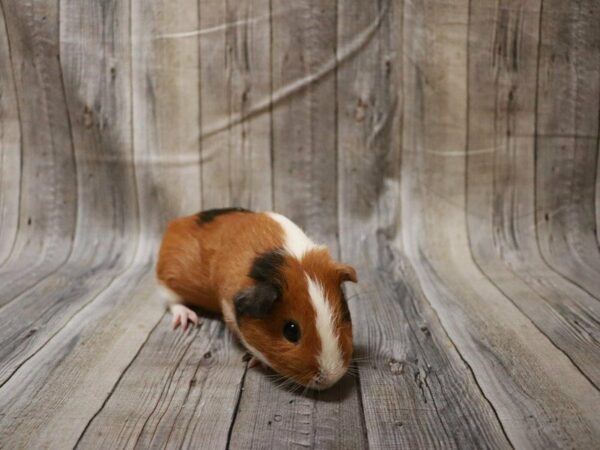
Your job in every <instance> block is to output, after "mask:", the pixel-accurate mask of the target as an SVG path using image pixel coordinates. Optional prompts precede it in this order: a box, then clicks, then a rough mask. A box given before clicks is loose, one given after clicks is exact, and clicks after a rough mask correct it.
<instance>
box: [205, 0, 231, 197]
mask: <svg viewBox="0 0 600 450" xmlns="http://www.w3.org/2000/svg"><path fill="white" fill-rule="evenodd" d="M226 5H227V4H226V2H224V1H221V0H207V1H203V2H200V3H199V14H200V21H199V24H200V31H201V32H202V30H205V32H203V33H202V34H201V35H200V37H199V39H200V55H201V56H200V93H199V94H200V104H201V107H200V111H201V123H202V127H201V132H202V143H201V149H202V175H203V177H202V191H203V200H204V202H203V205H202V206H203V207H204V208H205V209H208V208H222V207H223V206H229V205H230V203H231V201H232V199H231V192H230V184H229V183H230V177H229V139H228V133H226V132H223V128H224V129H225V131H226V130H227V128H228V120H229V106H230V105H229V102H228V98H229V94H228V82H227V81H228V78H229V76H230V75H229V73H228V71H227V59H228V57H229V50H228V48H227V47H226V42H225V36H226V30H227V17H226ZM214 129H217V130H219V131H217V132H216V133H214V132H212V131H213V130H214Z"/></svg>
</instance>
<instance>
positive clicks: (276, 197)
mask: <svg viewBox="0 0 600 450" xmlns="http://www.w3.org/2000/svg"><path fill="white" fill-rule="evenodd" d="M599 14H600V8H599V7H598V6H597V4H596V2H594V1H592V0H581V1H577V2H575V1H572V2H564V1H559V0H526V1H516V0H485V1H477V2H475V1H468V0H451V1H440V0H425V1H421V2H414V1H402V0H381V1H378V2H356V1H349V0H337V1H336V2H325V1H320V0H302V1H300V2H294V3H293V4H291V3H289V2H282V1H279V0H272V1H270V0H243V1H239V2H234V1H233V0H227V1H226V2H220V1H216V0H202V1H201V2H196V1H192V0H184V2H183V3H182V2H179V3H178V5H177V7H175V6H174V5H173V3H172V2H168V1H164V0H152V1H142V0H134V1H132V2H126V1H121V0H112V1H107V2H106V1H105V2H96V1H92V0H85V1H77V2H73V1H67V0H62V1H55V0H52V1H50V0H41V1H36V2H33V1H31V0H24V1H18V2H15V1H7V0H0V443H1V444H0V446H2V447H7V448H13V447H16V448H19V447H49V448H69V447H73V446H75V445H76V444H79V446H80V447H81V448H88V447H96V446H102V447H107V448H108V447H110V448H122V447H134V446H138V447H148V446H152V447H154V446H156V447H163V446H168V447H180V446H184V447H193V448H204V447H211V448H213V447H215V448H226V447H235V448H248V447H252V448H265V447H277V448H282V447H283V448H289V447H293V446H305V447H315V448H365V447H369V448H396V447H398V446H406V447H411V448H412V447H415V448H435V447H443V448H458V447H460V448H488V447H492V448H506V447H510V446H511V445H512V446H514V447H515V448H549V447H561V448H563V447H566V448H595V447H597V443H598V442H599V441H600V420H599V419H598V417H597V416H598V414H597V412H596V411H597V405H598V404H600V393H599V392H598V387H599V386H600V349H599V345H598V344H599V342H600V327H599V323H600V309H599V306H598V305H599V304H600V303H599V302H598V298H600V284H599V281H598V280H600V277H599V276H598V275H599V272H600V250H599V247H598V242H599V240H598V235H599V230H598V222H599V220H600V219H598V217H600V216H599V212H598V211H599V210H600V208H599V207H598V205H599V204H600V181H599V179H598V173H599V170H600V169H599V167H600V165H599V164H600V159H599V158H598V152H599V151H600V148H599V146H598V145H599V139H598V128H599V125H598V120H599V118H598V113H599V110H598V101H599V99H600V78H599V77H598V73H599V71H600V56H599V55H600V34H599V32H598V26H597V23H598V19H599V18H600V16H599ZM231 204H236V205H239V206H245V207H250V208H253V209H259V210H260V209H275V210H277V211H279V212H282V213H284V214H287V215H289V216H290V217H291V218H292V219H294V220H296V221H297V222H298V223H299V224H300V225H302V226H303V227H304V228H305V229H306V230H307V231H308V233H309V234H310V235H312V236H314V237H315V238H316V240H317V241H321V242H324V243H327V244H328V245H330V247H331V249H332V253H333V254H334V255H335V256H336V257H340V258H341V259H343V260H345V261H347V262H350V263H352V264H355V265H356V266H357V268H358V269H359V279H360V284H359V285H357V286H351V287H349V290H348V294H349V302H350V309H351V312H352V314H353V318H354V327H355V342H356V348H357V359H358V360H357V365H358V368H357V370H358V377H347V378H345V379H344V380H343V382H342V383H340V384H339V385H337V386H336V387H334V388H333V389H332V390H330V391H326V392H322V393H309V394H302V393H301V392H299V391H298V392H292V391H291V390H290V389H289V388H281V387H278V386H277V381H274V380H273V379H272V374H271V373H270V372H267V371H263V370H258V369H254V370H248V369H246V364H245V363H243V362H242V361H241V355H242V349H241V348H240V347H239V345H238V344H237V343H236V342H235V341H234V339H233V337H232V336H231V334H230V333H229V332H227V331H226V330H225V328H224V326H223V324H222V323H221V322H219V321H213V320H207V321H206V323H205V324H204V325H203V326H202V328H200V329H198V330H194V331H193V332H190V333H188V334H186V335H183V334H181V333H174V332H172V331H171V330H170V329H169V326H168V322H169V317H168V315H166V314H165V311H164V304H163V299H161V298H159V297H158V296H157V291H156V286H155V282H154V276H153V266H152V261H153V256H154V254H155V252H156V249H157V247H158V243H159V238H160V234H161V232H162V230H163V228H164V225H165V223H166V221H167V220H169V219H170V218H172V217H175V216H177V215H180V214H188V213H192V212H195V211H197V210H198V209H200V208H202V207H205V208H208V207H221V206H227V205H231ZM338 236H339V242H338Z"/></svg>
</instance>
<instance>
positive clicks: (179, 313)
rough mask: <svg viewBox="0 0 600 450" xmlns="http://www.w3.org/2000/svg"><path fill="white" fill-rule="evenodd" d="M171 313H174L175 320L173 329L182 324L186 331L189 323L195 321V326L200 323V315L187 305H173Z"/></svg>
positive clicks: (172, 323)
mask: <svg viewBox="0 0 600 450" xmlns="http://www.w3.org/2000/svg"><path fill="white" fill-rule="evenodd" d="M171 313H173V320H172V321H171V325H172V326H173V329H176V328H177V327H178V326H179V325H181V328H182V329H183V331H185V330H187V327H188V323H193V324H194V325H195V326H197V325H198V315H197V314H196V313H195V312H194V311H192V310H191V309H190V308H188V307H186V306H183V305H173V306H171Z"/></svg>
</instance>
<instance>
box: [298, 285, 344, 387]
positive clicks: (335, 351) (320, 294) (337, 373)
mask: <svg viewBox="0 0 600 450" xmlns="http://www.w3.org/2000/svg"><path fill="white" fill-rule="evenodd" d="M306 280H307V281H308V294H309V296H310V300H311V302H312V305H313V308H314V309H315V312H316V314H317V322H316V327H317V333H318V334H319V339H320V340H321V353H320V354H319V355H318V356H317V361H318V363H319V368H320V369H321V379H320V383H319V384H320V386H318V385H317V386H315V387H323V388H325V387H329V386H331V385H333V384H334V383H335V382H336V381H338V380H339V379H340V378H341V377H342V376H343V375H344V373H346V369H345V367H344V359H343V357H342V352H341V350H340V344H339V341H338V337H337V336H336V333H335V330H334V328H333V324H334V317H333V311H332V310H331V305H330V304H329V302H328V301H327V300H326V299H325V292H324V290H323V286H321V284H320V283H318V282H316V281H315V280H313V279H312V278H311V277H309V276H308V275H306Z"/></svg>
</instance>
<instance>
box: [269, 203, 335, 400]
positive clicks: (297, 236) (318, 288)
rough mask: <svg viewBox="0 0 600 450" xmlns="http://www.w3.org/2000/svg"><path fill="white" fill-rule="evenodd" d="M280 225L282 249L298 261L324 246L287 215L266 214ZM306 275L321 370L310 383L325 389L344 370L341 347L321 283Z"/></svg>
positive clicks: (314, 386)
mask: <svg viewBox="0 0 600 450" xmlns="http://www.w3.org/2000/svg"><path fill="white" fill-rule="evenodd" d="M266 214H267V215H268V216H269V217H270V218H271V219H273V220H275V221H276V222H277V223H279V225H281V227H282V228H283V233H284V242H283V248H284V250H285V251H286V252H287V253H289V254H290V255H291V256H294V257H295V258H297V259H298V260H301V259H302V257H303V256H304V254H305V253H307V252H308V251H310V250H313V249H317V248H323V246H320V245H317V244H315V243H314V242H313V241H312V240H311V239H310V238H309V237H308V236H306V234H304V232H303V231H302V230H301V229H300V227H298V225H296V224H295V223H294V222H292V221H291V220H290V219H288V218H287V217H284V216H282V215H281V214H277V213H274V212H268V213H266ZM305 275H306V280H307V282H308V294H309V296H310V301H311V303H312V306H313V308H314V310H315V314H316V328H317V333H318V335H319V339H320V341H321V353H320V354H319V355H318V356H317V362H318V363H319V368H320V371H321V376H320V379H319V381H320V382H319V383H316V382H313V383H310V386H311V387H313V388H316V389H324V388H326V387H329V386H331V385H333V384H334V383H335V382H336V381H338V380H339V379H340V378H341V377H342V376H343V375H344V373H345V372H346V369H345V367H344V359H343V357H342V352H341V349H340V345H339V341H338V337H337V336H336V334H335V329H334V317H333V311H332V309H331V306H330V304H329V302H328V301H327V300H326V298H325V292H324V290H323V286H322V285H321V284H320V283H319V282H318V281H315V280H313V279H312V278H310V277H309V276H308V274H305Z"/></svg>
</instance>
